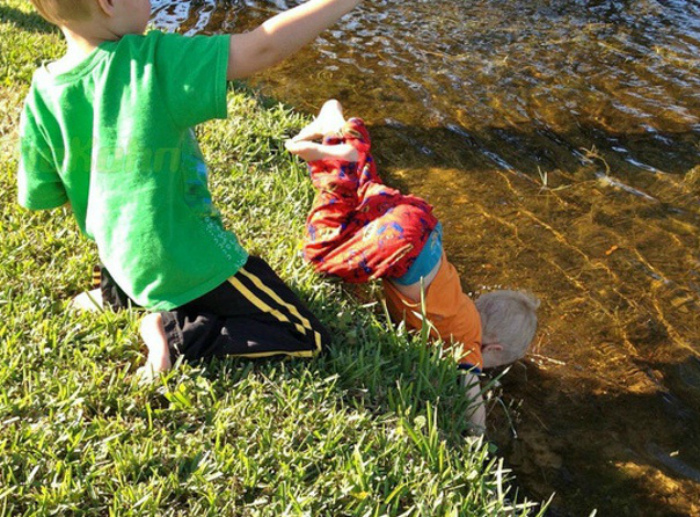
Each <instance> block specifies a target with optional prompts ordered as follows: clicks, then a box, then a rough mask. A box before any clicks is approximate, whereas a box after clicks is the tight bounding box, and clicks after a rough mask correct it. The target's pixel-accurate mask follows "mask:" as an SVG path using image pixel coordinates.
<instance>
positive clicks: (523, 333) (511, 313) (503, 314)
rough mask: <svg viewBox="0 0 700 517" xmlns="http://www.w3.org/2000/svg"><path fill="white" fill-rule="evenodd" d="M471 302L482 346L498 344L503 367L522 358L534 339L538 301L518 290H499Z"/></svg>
mask: <svg viewBox="0 0 700 517" xmlns="http://www.w3.org/2000/svg"><path fill="white" fill-rule="evenodd" d="M475 303H476V308H477V310H478V311H479V315H480V316H481V330H482V335H483V341H484V343H487V342H497V343H498V344H500V345H501V346H502V347H503V351H502V357H503V359H504V362H505V363H506V364H508V363H512V362H514V361H517V360H518V359H520V358H522V357H523V356H524V355H525V353H526V352H527V349H528V347H529V346H530V343H531V342H532V338H533V337H534V336H535V330H536V329H537V313H536V311H537V307H539V305H540V301H539V300H538V299H537V298H535V297H534V296H532V295H531V294H528V293H525V292H522V291H507V290H503V291H492V292H490V293H486V294H483V295H481V296H480V297H479V298H478V299H477V300H476V302H475Z"/></svg>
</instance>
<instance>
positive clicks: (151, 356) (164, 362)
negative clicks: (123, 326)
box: [136, 313, 172, 382]
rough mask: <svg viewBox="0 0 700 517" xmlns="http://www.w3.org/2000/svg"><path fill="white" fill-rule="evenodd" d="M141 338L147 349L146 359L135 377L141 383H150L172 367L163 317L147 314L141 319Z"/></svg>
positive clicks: (157, 314) (156, 314)
mask: <svg viewBox="0 0 700 517" xmlns="http://www.w3.org/2000/svg"><path fill="white" fill-rule="evenodd" d="M141 337H142V338H143V340H144V341H145V342H146V346H147V347H148V358H147V359H146V364H145V365H144V366H142V367H141V368H139V369H138V371H137V372H136V375H137V376H138V378H139V380H140V381H141V382H151V381H153V380H154V379H156V378H157V377H158V375H159V374H161V373H163V372H167V371H168V370H170V368H171V367H172V363H171V362H170V350H168V340H167V338H166V337H165V327H164V326H163V317H162V316H161V315H160V314H159V313H153V314H148V315H146V317H145V318H143V320H142V321H141Z"/></svg>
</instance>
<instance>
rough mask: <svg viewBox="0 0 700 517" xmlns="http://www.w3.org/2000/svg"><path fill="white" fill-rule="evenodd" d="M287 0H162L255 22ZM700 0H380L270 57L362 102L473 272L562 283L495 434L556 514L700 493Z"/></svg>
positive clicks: (671, 507)
mask: <svg viewBox="0 0 700 517" xmlns="http://www.w3.org/2000/svg"><path fill="white" fill-rule="evenodd" d="M293 4H295V2H287V1H282V0H280V1H274V2H273V1H268V2H265V1H254V0H250V1H221V0H220V1H215V0H209V1H204V0H200V1H195V0H193V1H191V2H187V1H177V2H176V1H165V0H160V1H155V2H153V5H154V9H155V23H156V25H158V26H160V27H164V28H174V27H179V30H182V31H183V32H191V33H216V32H221V31H226V30H233V31H237V32H240V31H243V30H247V29H250V28H252V27H254V26H255V25H256V24H257V23H259V22H260V21H262V20H263V19H264V18H266V17H268V16H269V15H271V14H272V13H275V12H278V11H279V10H280V9H283V8H286V7H288V6H290V5H293ZM699 56H700V2H699V1H698V0H658V1H655V0H586V1H584V0H538V1H536V2H526V1H524V0H515V1H513V0H508V1H505V0H488V1H486V0H475V1H472V2H463V1H461V0H449V1H448V0H432V1H422V0H376V1H373V2H368V3H366V4H364V5H363V6H362V7H361V8H360V9H359V10H358V11H357V12H355V13H353V14H352V15H350V16H347V17H346V18H345V19H344V20H343V21H342V22H341V23H340V24H339V25H338V26H337V27H335V28H334V29H333V30H331V31H328V32H327V33H325V34H324V35H323V37H322V38H320V39H319V40H318V41H317V42H316V43H315V44H314V45H313V46H312V47H311V48H309V49H307V50H305V51H304V52H302V53H301V54H299V55H298V56H296V57H295V58H293V59H291V60H289V61H287V62H286V63H284V64H283V65H281V66H279V67H277V68H276V69H275V70H274V71H273V72H270V73H267V74H265V75H264V76H262V77H260V78H258V79H257V82H258V84H259V85H260V86H261V87H262V88H263V89H264V90H265V91H266V92H268V93H270V94H271V95H273V96H276V97H278V98H280V99H282V100H284V101H286V102H289V103H292V104H294V105H296V106H299V107H300V108H301V109H304V110H306V111H308V112H309V113H312V112H315V111H316V110H317V109H318V107H320V105H321V104H322V102H323V101H324V100H325V99H327V98H329V97H336V98H338V99H340V100H341V101H342V102H343V104H344V105H345V106H346V107H347V109H348V114H350V115H353V114H357V115H361V116H363V117H364V118H365V119H366V120H367V121H368V123H369V124H370V126H371V129H372V131H373V134H374V135H375V147H376V153H377V155H378V160H379V163H380V165H381V166H382V168H383V170H384V171H385V174H386V175H387V176H388V178H389V180H390V181H391V182H392V183H394V184H395V185H398V186H401V187H403V188H406V189H409V190H411V191H413V192H415V193H417V194H419V195H422V196H424V197H426V198H428V199H429V200H430V202H431V203H433V204H434V205H435V207H436V209H437V211H438V213H439V214H440V216H441V218H442V219H443V224H444V225H445V233H446V239H447V240H446V245H447V248H448V252H449V253H450V255H451V256H452V257H453V258H454V261H455V262H456V264H457V267H458V268H459V269H460V271H461V272H462V273H463V275H464V278H465V281H466V283H467V287H469V289H470V290H475V291H478V290H482V289H488V288H491V287H493V286H497V285H501V286H514V287H521V288H527V289H530V290H532V291H533V292H535V293H537V294H538V295H539V296H540V297H541V298H542V300H543V307H542V316H541V331H540V332H539V334H538V341H537V343H536V347H535V350H534V351H533V353H532V354H531V356H530V358H529V359H528V360H527V361H526V362H524V363H523V364H519V365H516V366H515V367H514V368H513V369H512V370H511V373H509V375H508V376H507V377H506V380H505V382H504V394H503V398H504V400H505V401H506V402H507V403H509V404H510V406H511V414H510V419H512V423H511V421H510V419H509V418H506V416H505V415H504V413H503V411H502V410H500V409H498V408H495V409H494V411H493V414H492V415H491V420H492V422H494V423H496V424H497V425H498V429H497V430H495V431H494V433H493V437H494V439H495V441H496V442H497V443H498V444H499V446H500V447H501V450H502V452H503V454H504V455H505V456H506V458H507V459H508V461H509V462H510V464H511V465H512V466H513V468H514V469H515V471H516V473H517V474H518V478H519V482H520V483H521V484H522V485H523V487H524V488H525V489H526V491H527V492H528V493H529V494H530V495H531V496H533V497H542V498H544V497H548V495H549V494H550V493H551V491H552V490H556V492H557V496H556V498H555V506H554V509H553V514H556V515H584V514H585V515H587V514H588V512H590V510H592V509H593V508H598V509H599V514H600V515H693V514H698V513H700V507H699V506H698V501H700V359H699V357H700V316H699V314H700V311H699V308H700V57H699Z"/></svg>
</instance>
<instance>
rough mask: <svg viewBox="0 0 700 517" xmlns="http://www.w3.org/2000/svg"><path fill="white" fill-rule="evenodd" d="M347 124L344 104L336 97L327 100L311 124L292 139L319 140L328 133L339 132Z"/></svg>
mask: <svg viewBox="0 0 700 517" xmlns="http://www.w3.org/2000/svg"><path fill="white" fill-rule="evenodd" d="M344 125H345V118H344V117H343V106H341V104H340V102H338V101H337V100H335V99H331V100H329V101H326V102H325V104H324V105H323V107H322V108H321V111H319V112H318V115H317V116H316V118H315V119H314V121H313V122H311V124H309V125H308V126H306V127H305V128H303V129H302V130H301V131H300V132H299V134H298V135H297V136H295V137H294V138H292V141H295V142H296V141H299V140H318V139H321V138H323V137H324V136H326V135H329V134H333V133H337V132H338V131H340V130H341V129H342V127H343V126H344Z"/></svg>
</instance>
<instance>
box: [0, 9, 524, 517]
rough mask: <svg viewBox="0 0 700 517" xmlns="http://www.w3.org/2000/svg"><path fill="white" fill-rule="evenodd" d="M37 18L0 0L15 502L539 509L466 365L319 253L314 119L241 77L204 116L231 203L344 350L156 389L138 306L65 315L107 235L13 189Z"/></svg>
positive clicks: (213, 368) (181, 507)
mask: <svg viewBox="0 0 700 517" xmlns="http://www.w3.org/2000/svg"><path fill="white" fill-rule="evenodd" d="M29 13H30V10H29V9H28V2H26V1H18V0H9V1H7V2H4V3H3V4H2V6H0V15H2V20H0V41H2V45H3V52H2V53H0V55H2V67H1V68H0V88H2V92H3V98H2V100H1V101H0V102H3V103H4V104H3V106H4V107H5V110H4V113H6V114H7V115H6V116H5V118H3V119H2V125H1V126H0V128H1V131H2V133H1V134H2V138H3V141H2V145H0V263H1V264H2V269H1V270H0V318H1V319H0V514H1V515H8V516H9V515H12V516H15V515H73V514H76V515H99V516H102V515H139V516H141V515H251V516H252V515H270V516H273V515H274V516H278V515H329V516H331V515H332V516H340V515H424V516H439V515H525V514H527V512H528V510H527V509H526V506H527V505H521V506H518V507H516V508H514V506H513V504H512V500H513V499H514V497H513V494H511V493H509V491H508V488H507V482H508V481H507V479H508V476H507V475H506V473H505V472H504V469H503V467H502V465H501V463H500V462H499V460H498V459H497V458H496V457H494V456H492V455H491V454H490V451H489V447H488V445H487V444H484V443H482V442H480V441H478V440H474V439H471V438H467V437H466V436H467V430H468V423H467V419H466V414H465V409H466V407H467V406H468V401H467V400H465V397H464V394H463V392H462V391H461V390H460V389H459V386H458V382H457V371H456V369H455V368H454V365H453V363H451V362H450V361H448V360H445V359H443V358H441V357H440V356H439V353H437V352H434V351H432V349H429V348H428V347H426V346H425V345H424V344H423V343H421V342H420V339H419V338H410V337H409V336H407V335H406V334H405V333H404V332H403V331H402V330H401V329H399V330H398V331H395V330H393V328H392V327H391V326H389V325H387V323H386V318H385V317H384V314H383V311H382V309H381V306H380V305H378V304H375V305H372V303H370V304H369V305H370V306H360V304H359V303H358V302H357V301H356V300H355V299H354V298H353V297H351V296H350V295H348V293H346V292H345V291H344V289H343V286H342V285H341V284H339V283H337V282H333V281H330V280H327V279H322V278H319V277H317V276H316V275H315V274H313V273H312V271H311V270H310V269H309V268H308V267H307V266H305V265H304V263H303V262H302V260H301V257H300V254H299V248H298V245H299V238H300V236H301V232H302V225H303V218H304V215H305V213H306V211H307V210H308V208H309V206H310V203H311V200H312V196H313V192H312V189H311V186H310V184H309V182H308V180H307V177H306V171H305V169H304V167H303V166H302V165H301V164H299V163H298V162H296V161H295V160H294V159H293V158H292V157H290V156H289V155H288V154H286V153H284V152H283V146H282V142H283V139H284V136H285V135H290V134H292V133H294V132H295V131H296V130H298V129H299V128H300V127H301V126H302V125H303V124H304V120H303V119H302V117H300V116H299V115H298V114H295V113H294V112H293V111H292V110H290V109H288V108H287V107H285V106H282V105H280V104H277V103H274V102H272V101H269V100H266V99H261V98H259V97H258V96H256V95H255V94H254V93H253V92H250V91H247V90H246V89H244V88H239V89H237V90H236V91H233V90H232V91H231V92H230V99H229V106H230V118H229V119H228V120H227V121H216V122H212V123H209V124H207V125H205V126H203V127H202V128H200V130H199V131H198V133H199V138H200V141H201V143H202V147H203V150H204V152H205V155H206V156H207V158H208V160H209V162H210V164H211V166H212V181H213V191H214V196H215V199H216V200H217V201H218V205H219V207H220V208H221V209H222V211H223V213H224V216H225V219H226V221H227V224H228V225H229V226H230V227H231V228H232V229H234V230H235V231H236V233H237V234H238V235H239V237H240V238H241V240H242V242H243V243H244V245H245V246H246V247H247V248H248V249H250V250H251V251H252V252H254V253H257V254H259V255H262V256H263V257H264V258H265V259H267V260H268V261H269V262H270V263H271V265H272V266H273V268H274V269H275V270H276V271H278V272H279V273H280V275H281V276H283V278H285V280H287V281H288V282H289V284H290V285H291V286H292V287H293V288H294V289H295V290H296V291H297V292H298V293H299V294H300V296H302V297H303V298H304V299H305V300H306V301H307V302H308V303H309V305H311V307H312V308H313V310H314V311H315V312H316V313H317V314H318V315H319V316H320V317H321V319H322V320H323V321H324V322H325V323H326V324H327V325H328V326H329V328H330V329H331V332H332V334H333V336H334V343H333V347H332V349H331V350H329V352H328V353H327V354H326V355H325V356H323V357H321V358H319V359H317V360H313V361H296V360H295V361H278V360H270V361H261V362H251V361H243V360H230V361H221V362H216V363H214V364H211V365H207V366H196V365H195V366H192V365H180V366H179V367H178V368H176V369H175V370H174V371H172V372H171V373H170V374H169V375H168V376H167V377H165V378H164V379H163V380H162V382H160V383H158V384H155V385H153V386H150V387H146V388H144V387H140V386H138V385H137V384H136V383H135V382H134V381H133V379H132V376H133V372H134V370H135V368H136V367H137V366H138V365H139V364H141V363H142V362H143V355H142V353H141V350H140V343H139V339H138V334H137V328H138V322H139V318H140V316H141V315H140V314H139V313H138V312H122V313H118V314H115V313H111V312H104V313H99V314H89V315H88V314H77V313H73V312H70V311H68V310H67V308H66V300H68V299H69V298H70V297H71V296H73V295H75V294H76V293H78V292H80V291H82V290H84V289H87V288H89V283H90V276H91V275H90V273H91V269H92V266H93V264H94V263H95V262H96V260H97V257H96V251H95V248H94V246H92V245H91V244H90V243H89V242H88V241H86V240H85V239H84V238H82V237H81V236H80V235H79V234H78V231H77V227H76V225H75V223H74V222H73V220H72V218H71V215H70V214H69V213H67V212H65V211H63V210H54V211H52V212H43V213H41V212H40V213H30V212H27V211H25V210H23V209H21V208H20V207H18V205H17V204H16V195H17V192H16V185H15V183H16V181H15V171H16V156H15V154H14V149H15V146H16V143H17V142H16V138H17V137H16V124H17V117H18V112H19V108H20V105H21V99H22V96H23V95H24V93H25V92H26V89H27V85H28V81H29V80H30V77H31V70H33V68H34V67H35V66H36V65H37V63H40V62H41V61H42V60H44V59H50V58H51V57H55V56H56V55H57V54H58V53H60V49H61V42H60V39H59V37H58V35H57V34H56V32H55V31H51V29H50V28H49V27H48V26H47V25H46V24H43V22H41V21H40V20H38V19H37V18H36V17H33V16H31V15H30V14H29ZM8 48H9V49H10V51H9V52H6V51H7V49H8ZM372 294H373V291H372V288H370V289H369V291H368V295H367V296H368V299H370V300H371V299H372Z"/></svg>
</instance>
